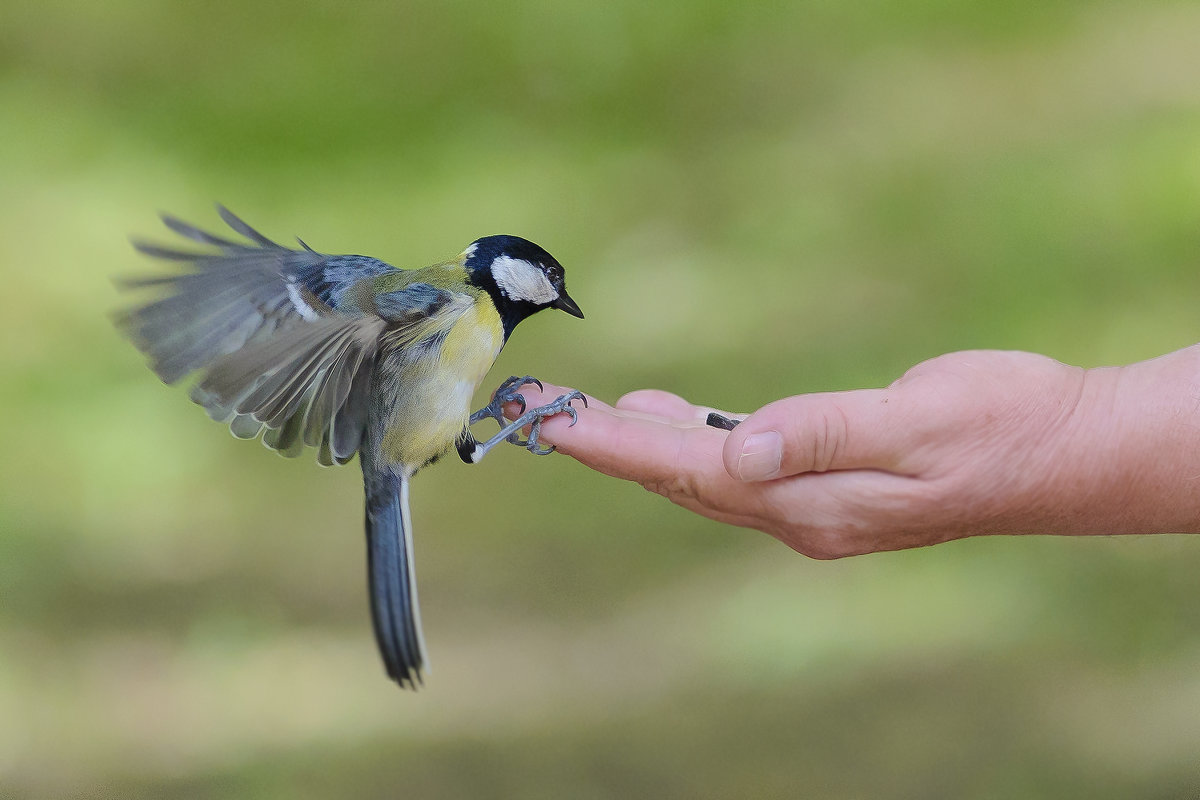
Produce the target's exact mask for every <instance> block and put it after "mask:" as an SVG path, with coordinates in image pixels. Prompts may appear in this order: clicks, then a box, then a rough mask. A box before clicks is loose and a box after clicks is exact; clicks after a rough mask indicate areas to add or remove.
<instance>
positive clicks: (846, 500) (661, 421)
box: [527, 351, 1154, 558]
mask: <svg viewBox="0 0 1200 800" xmlns="http://www.w3.org/2000/svg"><path fill="white" fill-rule="evenodd" d="M1147 363H1148V364H1153V363H1154V362H1147ZM1136 366H1141V365H1136ZM1122 369H1124V370H1128V369H1131V368H1119V369H1115V370H1114V369H1109V370H1092V371H1085V370H1083V369H1080V368H1078V367H1070V366H1067V365H1064V364H1061V363H1059V362H1057V361H1054V360H1052V359H1050V358H1046V357H1045V356H1039V355H1035V354H1032V353H1020V352H1001V351H967V352H961V353H951V354H948V355H945V356H941V357H938V358H935V359H932V360H930V361H926V362H924V363H922V364H919V365H917V366H916V367H913V368H912V369H910V370H909V371H908V372H907V373H906V374H905V375H904V376H903V377H902V378H900V379H899V380H897V381H896V382H895V383H893V384H892V385H891V386H889V387H887V388H886V389H865V390H857V391H849V392H834V393H822V394H810V395H798V396H795V397H789V398H786V399H783V400H779V401H776V402H774V403H771V404H769V405H766V406H764V407H763V408H761V409H759V410H758V411H756V412H754V413H753V414H750V415H749V416H745V415H737V414H725V412H720V413H722V414H725V415H726V416H732V417H735V418H742V417H743V416H745V419H744V421H743V422H742V423H741V424H740V425H739V426H738V427H737V428H735V429H734V430H733V431H730V432H727V431H724V430H719V429H716V428H713V427H709V426H707V425H706V424H705V420H706V418H707V416H708V414H709V412H710V411H712V410H713V409H709V408H705V407H701V406H695V405H692V404H691V403H689V402H687V401H685V400H683V399H682V398H680V397H677V396H675V395H672V394H668V393H666V392H661V391H655V390H643V391H637V392H633V393H631V394H628V395H626V396H624V397H622V398H621V399H620V400H619V401H617V403H616V405H615V406H608V405H605V404H603V403H600V402H599V401H595V400H592V399H591V398H590V397H589V403H590V405H589V407H588V408H587V409H580V411H579V424H578V425H575V426H573V427H569V426H568V424H567V423H568V422H569V421H568V420H566V419H560V418H552V419H549V420H547V421H546V422H545V423H544V424H543V427H542V437H543V440H544V441H546V442H548V443H550V444H553V445H555V446H556V447H557V448H558V449H559V450H560V451H561V452H563V453H565V454H567V455H570V456H572V457H574V458H576V459H578V460H579V461H581V462H582V463H584V464H586V465H587V466H589V467H592V468H593V469H596V470H599V471H600V472H603V473H605V474H607V475H612V476H614V477H618V478H623V479H626V480H631V481H636V482H637V483H640V484H641V485H643V486H644V487H646V488H647V489H649V490H651V491H653V492H656V493H658V494H661V495H663V496H664V497H667V498H668V499H669V500H671V501H672V502H674V503H677V504H678V505H681V506H683V507H684V508H687V509H690V510H692V511H695V512H697V513H699V514H703V515H704V516H706V517H711V518H713V519H716V520H720V521H723V522H728V523H730V524H733V525H739V526H743V527H750V528H757V529H759V530H763V531H765V532H767V533H769V534H771V535H773V536H775V537H777V538H779V539H780V540H781V541H783V542H784V543H786V544H788V545H789V546H791V547H792V548H794V549H796V550H797V551H799V552H801V553H804V554H806V555H809V556H812V557H815V558H837V557H841V556H847V555H855V554H860V553H868V552H874V551H879V550H896V549H902V548H907V547H917V546H922V545H928V544H935V543H938V542H944V541H948V540H951V539H957V538H961V537H964V536H970V535H981V534H1004V533H1121V532H1134V531H1137V530H1141V529H1142V528H1145V527H1146V526H1147V525H1149V526H1150V527H1154V525H1153V524H1151V523H1150V521H1148V520H1144V519H1142V518H1139V517H1136V510H1137V507H1138V503H1139V502H1142V501H1144V500H1145V498H1144V497H1142V496H1141V495H1138V494H1137V491H1138V481H1137V480H1133V479H1132V478H1131V471H1136V469H1137V467H1138V464H1139V460H1138V459H1136V458H1134V457H1133V455H1131V454H1130V453H1128V452H1125V453H1124V454H1119V452H1118V451H1120V450H1121V449H1122V445H1121V441H1127V439H1128V437H1124V439H1122V438H1120V437H1116V436H1114V431H1115V430H1116V427H1114V425H1120V424H1121V419H1120V415H1119V414H1117V416H1118V419H1116V421H1115V422H1114V421H1113V420H1112V419H1111V417H1112V415H1113V414H1114V413H1116V412H1115V411H1114V409H1119V408H1120V405H1121V403H1120V402H1119V395H1118V393H1117V392H1116V386H1117V384H1118V382H1119V379H1120V374H1119V373H1120V370H1122ZM563 391H565V390H564V389H562V388H560V387H556V386H550V385H547V386H546V388H545V391H544V392H537V391H536V390H532V389H530V390H527V399H528V401H529V403H530V404H531V405H532V404H535V403H538V402H542V401H543V400H544V399H549V398H553V397H556V396H558V395H559V394H561V393H562V392H563ZM1142 411H1143V412H1144V411H1145V409H1143V410H1142ZM1153 416H1154V415H1153V414H1150V415H1149V417H1153ZM1125 427H1128V426H1125ZM1125 449H1126V450H1128V448H1125ZM1118 455H1120V456H1121V457H1120V458H1119V457H1118ZM1135 455H1136V454H1135ZM1122 459H1124V460H1123V461H1122ZM1143 504H1144V503H1143ZM1145 532H1149V531H1145Z"/></svg>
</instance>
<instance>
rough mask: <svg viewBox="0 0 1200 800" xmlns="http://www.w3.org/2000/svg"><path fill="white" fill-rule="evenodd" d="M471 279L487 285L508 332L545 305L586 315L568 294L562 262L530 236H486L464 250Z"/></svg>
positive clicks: (580, 315)
mask: <svg viewBox="0 0 1200 800" xmlns="http://www.w3.org/2000/svg"><path fill="white" fill-rule="evenodd" d="M463 256H464V261H463V265H464V266H465V267H466V270H467V273H468V275H470V280H471V282H472V283H474V284H475V285H476V286H479V287H480V288H482V289H485V290H486V291H487V292H488V293H489V294H490V295H491V296H492V300H493V301H494V302H495V303H496V308H497V309H498V310H499V311H500V316H501V318H502V319H503V320H504V328H505V334H506V335H507V334H509V333H512V329H513V327H515V326H516V324H517V323H518V322H520V321H521V320H523V319H525V318H526V317H528V316H529V315H531V314H535V313H537V312H538V311H541V310H542V309H543V308H557V309H560V310H562V311H565V312H567V313H568V314H570V315H571V316H573V317H579V318H580V319H583V312H582V311H580V310H579V306H578V305H577V304H576V303H575V301H574V300H572V299H571V296H570V295H569V294H567V286H566V283H565V276H564V274H563V268H562V264H559V263H558V261H557V259H555V258H554V256H552V255H550V254H549V253H547V252H546V251H545V250H543V249H542V248H540V247H538V246H537V245H536V244H534V243H533V242H531V241H529V240H528V239H522V238H521V237H519V236H485V237H483V238H482V239H476V240H475V241H474V242H472V243H471V246H470V247H468V248H467V249H466V251H465V252H464V253H463Z"/></svg>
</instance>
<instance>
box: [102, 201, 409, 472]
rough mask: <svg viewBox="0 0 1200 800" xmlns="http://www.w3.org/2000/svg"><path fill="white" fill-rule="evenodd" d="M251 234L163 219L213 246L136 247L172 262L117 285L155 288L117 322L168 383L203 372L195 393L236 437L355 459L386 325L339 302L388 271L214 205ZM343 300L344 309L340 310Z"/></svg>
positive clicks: (326, 459) (286, 450) (323, 457)
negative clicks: (279, 238) (231, 236)
mask: <svg viewBox="0 0 1200 800" xmlns="http://www.w3.org/2000/svg"><path fill="white" fill-rule="evenodd" d="M219 211H220V214H221V217H222V218H223V219H224V220H225V222H226V223H228V224H229V226H230V227H231V228H233V230H235V231H236V232H237V233H240V234H241V235H242V236H244V237H246V239H248V240H249V241H250V243H249V244H247V243H243V242H235V241H231V240H228V239H224V238H222V237H219V236H215V235H213V234H210V233H207V232H205V231H202V230H200V229H199V228H196V227H193V226H191V225H189V224H187V223H185V222H182V221H181V220H178V219H176V218H174V217H170V216H164V217H163V221H164V222H165V223H166V225H167V227H169V228H170V229H171V230H173V231H175V232H176V233H178V234H180V235H181V236H184V237H186V238H188V239H191V240H193V241H196V242H200V243H201V244H205V245H210V246H213V247H215V248H216V252H208V253H203V252H200V253H197V252H188V251H184V250H175V249H170V248H165V247H160V246H157V245H151V244H144V243H136V247H137V248H138V249H139V250H141V251H142V252H143V253H146V254H147V255H150V256H153V257H156V258H162V259H168V260H171V261H176V262H180V263H182V264H184V265H186V269H184V270H182V271H179V272H176V273H172V274H169V275H161V276H152V277H147V278H138V279H130V280H124V281H121V283H120V285H121V286H122V288H126V289H139V288H149V289H154V290H157V291H158V296H156V297H155V298H154V299H152V300H150V301H149V302H146V303H144V304H142V305H138V306H134V307H132V308H129V309H127V310H125V311H123V312H120V313H119V314H117V315H116V322H117V325H118V327H119V328H121V329H122V330H123V331H124V332H125V334H126V335H127V336H129V338H130V339H131V340H132V341H133V342H134V344H135V345H136V346H137V347H138V348H139V349H141V350H142V351H143V352H144V353H145V354H146V355H147V357H148V359H149V362H150V365H151V367H152V368H153V369H154V371H155V372H156V373H157V374H158V375H159V377H160V378H162V380H163V381H165V382H166V383H174V382H176V381H178V380H180V379H181V378H183V377H185V376H186V375H188V374H190V373H193V372H196V371H203V377H202V378H201V380H200V381H199V382H198V383H197V384H196V386H195V388H194V389H193V392H192V397H193V399H194V400H196V402H198V403H200V404H201V405H203V406H204V407H205V408H206V409H207V410H208V412H209V414H210V415H211V416H212V417H213V418H214V419H220V420H223V421H228V422H229V425H230V428H231V429H232V431H233V432H234V434H235V435H237V436H239V437H242V438H253V437H254V436H257V435H258V434H259V433H260V432H261V431H262V430H263V428H264V427H265V428H268V429H269V430H268V432H267V434H266V435H265V436H264V437H263V441H264V443H265V444H267V445H268V446H269V447H272V448H274V449H276V450H279V451H280V452H281V453H283V454H284V455H298V454H299V452H300V451H301V450H302V449H303V446H304V445H305V444H308V445H311V446H314V447H318V448H320V454H319V455H318V459H319V460H320V461H321V462H322V463H326V464H328V463H332V462H333V461H339V462H344V461H346V460H348V459H349V458H350V457H352V456H353V455H354V452H355V451H356V450H357V448H358V445H359V443H360V441H361V437H362V430H363V428H364V426H365V424H366V402H367V393H368V391H369V389H370V382H371V381H370V378H371V374H372V371H373V369H374V361H375V354H376V350H377V348H378V345H379V337H380V335H381V334H382V332H383V331H384V329H385V327H386V325H387V323H386V322H385V321H384V320H383V319H381V318H380V317H379V316H377V315H375V314H368V313H364V312H363V311H361V310H359V309H358V308H357V306H356V305H355V304H353V303H348V302H347V297H346V295H347V293H348V292H349V291H350V289H351V287H353V286H354V285H355V284H359V283H360V282H362V281H364V280H365V279H370V278H374V277H378V276H379V275H382V274H384V273H386V272H389V271H392V270H394V269H395V268H394V267H392V266H390V265H388V264H386V263H384V262H382V261H379V260H378V259H374V258H368V257H366V256H330V255H325V254H322V253H318V252H316V251H314V250H312V249H311V248H309V247H308V246H307V245H304V244H303V242H302V243H301V245H302V246H303V249H302V250H293V249H291V248H287V247H283V246H282V245H279V244H276V243H275V242H272V241H271V240H270V239H268V238H266V237H265V236H263V235H262V234H260V233H259V232H258V231H256V230H254V229H253V228H251V227H250V226H248V225H247V224H246V223H244V222H242V221H241V220H240V219H238V218H237V217H235V216H234V215H233V214H232V213H230V212H229V211H228V210H226V209H224V208H220V207H219ZM348 306H349V308H348Z"/></svg>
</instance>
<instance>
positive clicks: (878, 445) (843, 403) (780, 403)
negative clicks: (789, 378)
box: [722, 389, 910, 481]
mask: <svg viewBox="0 0 1200 800" xmlns="http://www.w3.org/2000/svg"><path fill="white" fill-rule="evenodd" d="M895 399H896V394H895V392H894V391H892V390H889V389H860V390H857V391H852V392H825V393H822V394H804V395H797V396H795V397H788V398H785V399H783V400H777V401H776V402H774V403H771V404H769V405H766V406H763V407H762V408H760V409H759V410H758V411H755V412H754V413H753V414H751V415H750V416H749V417H747V418H746V419H745V420H744V421H743V422H742V423H741V424H740V425H738V426H737V427H736V428H734V429H733V431H731V432H730V434H729V436H728V438H726V440H725V448H724V451H723V453H722V456H723V458H724V461H725V469H726V471H727V472H728V473H729V474H730V476H732V477H733V478H735V479H737V480H741V481H766V480H771V479H772V478H780V477H785V476H788V475H799V474H801V473H804V472H828V471H830V470H839V469H883V470H890V469H893V468H894V467H895V466H896V464H897V463H898V462H899V460H900V458H901V456H902V455H903V453H904V451H905V449H906V448H907V446H908V445H909V439H910V435H909V434H908V430H909V426H908V425H906V424H905V423H904V421H903V420H902V419H899V417H900V414H899V413H898V410H897V409H896V408H895V406H894V405H893V406H889V404H888V403H889V401H890V400H892V401H894V400H895Z"/></svg>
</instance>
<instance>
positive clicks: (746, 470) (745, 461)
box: [737, 431, 783, 481]
mask: <svg viewBox="0 0 1200 800" xmlns="http://www.w3.org/2000/svg"><path fill="white" fill-rule="evenodd" d="M782 461H783V437H782V436H780V435H779V434H778V433H777V432H776V431H765V432H763V433H755V434H751V435H750V436H747V437H746V441H744V442H742V454H741V455H740V456H738V463H737V477H738V478H739V479H740V480H743V481H765V480H768V479H770V478H774V477H775V476H776V475H778V474H779V464H780V462H782Z"/></svg>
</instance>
